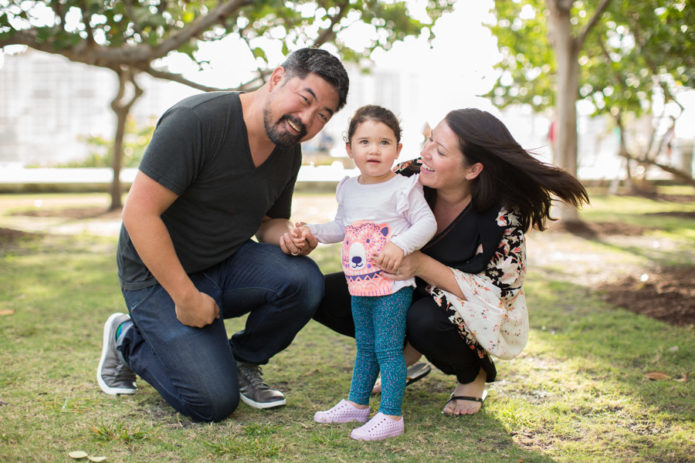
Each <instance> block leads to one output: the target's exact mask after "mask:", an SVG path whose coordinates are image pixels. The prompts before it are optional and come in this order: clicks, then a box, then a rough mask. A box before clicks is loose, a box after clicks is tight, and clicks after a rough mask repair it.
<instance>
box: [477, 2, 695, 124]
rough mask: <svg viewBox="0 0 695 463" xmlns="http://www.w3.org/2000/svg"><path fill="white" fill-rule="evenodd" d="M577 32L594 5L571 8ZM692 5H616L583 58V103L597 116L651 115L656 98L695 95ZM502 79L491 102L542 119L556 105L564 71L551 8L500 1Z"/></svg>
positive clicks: (605, 16) (493, 28)
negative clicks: (524, 107)
mask: <svg viewBox="0 0 695 463" xmlns="http://www.w3.org/2000/svg"><path fill="white" fill-rule="evenodd" d="M571 3H572V8H571V17H572V25H573V27H574V28H576V29H577V30H579V29H581V28H582V27H585V26H586V23H587V22H588V21H589V20H590V18H591V14H592V9H593V8H594V5H593V4H591V5H590V4H589V3H588V2H581V1H575V2H571ZM689 3H691V2H689V1H687V0H680V1H678V0H667V1H663V2H658V4H654V3H651V2H628V1H615V0H614V1H612V2H610V3H609V5H608V8H607V9H606V11H605V12H603V14H602V15H601V17H600V20H599V21H598V23H597V24H596V26H595V28H594V31H593V32H592V33H591V34H589V35H588V36H587V37H586V41H585V42H584V43H583V45H582V48H581V50H580V51H579V65H580V76H579V82H580V85H579V89H578V90H579V91H578V94H577V98H578V99H581V100H583V101H585V102H587V103H590V104H591V105H592V106H593V108H594V112H595V114H599V113H602V112H608V113H610V112H611V111H614V112H615V111H617V110H618V109H620V110H622V111H631V112H634V113H636V114H638V115H639V114H642V113H643V112H645V111H650V110H651V105H652V102H653V101H654V96H655V94H657V93H658V94H660V97H661V98H663V99H666V100H673V99H674V95H675V93H677V92H678V91H679V89H682V88H683V87H688V88H694V87H695V30H694V28H695V9H693V8H692V5H689ZM495 14H496V17H497V22H496V23H495V24H492V25H490V29H491V31H492V32H493V34H494V35H495V36H496V37H497V40H498V44H499V48H500V51H501V53H502V54H503V57H504V58H503V60H502V61H501V62H500V63H499V65H498V68H499V69H500V70H502V71H503V72H502V75H501V77H500V78H499V79H498V81H497V82H496V84H495V86H494V87H493V89H492V90H491V91H490V93H489V95H488V96H490V97H491V98H492V100H493V102H494V103H495V104H496V105H498V106H500V107H504V106H507V105H510V104H519V103H522V104H528V105H530V106H531V107H533V108H534V110H536V111H543V110H545V109H546V108H549V107H552V106H553V105H554V104H555V101H556V92H555V90H556V70H557V65H556V62H555V60H554V53H553V49H552V44H551V43H550V41H549V39H548V37H549V29H548V27H549V24H548V21H547V15H548V11H547V9H546V8H545V2H544V0H518V1H514V2H509V1H496V2H495Z"/></svg>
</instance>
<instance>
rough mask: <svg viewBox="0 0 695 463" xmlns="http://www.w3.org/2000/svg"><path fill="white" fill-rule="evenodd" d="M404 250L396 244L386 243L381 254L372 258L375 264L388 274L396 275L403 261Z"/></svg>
mask: <svg viewBox="0 0 695 463" xmlns="http://www.w3.org/2000/svg"><path fill="white" fill-rule="evenodd" d="M403 254H404V252H403V250H402V249H401V248H399V247H398V246H396V245H395V244H393V243H391V242H389V243H386V246H384V249H382V250H381V252H380V253H378V254H376V255H375V256H372V260H374V263H375V264H376V265H378V266H379V267H380V268H381V269H382V270H384V271H385V272H387V273H395V272H396V271H397V270H398V267H399V266H400V265H401V261H402V260H403Z"/></svg>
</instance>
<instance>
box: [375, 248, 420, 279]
mask: <svg viewBox="0 0 695 463" xmlns="http://www.w3.org/2000/svg"><path fill="white" fill-rule="evenodd" d="M422 255H423V254H422V253H421V252H420V251H416V252H414V253H412V254H408V255H407V256H405V257H403V259H402V260H401V264H400V266H399V267H398V268H397V269H396V270H395V271H394V272H384V273H382V275H383V276H384V277H385V278H387V279H389V280H408V279H410V278H413V277H415V276H417V274H418V265H419V263H420V257H421V256H422Z"/></svg>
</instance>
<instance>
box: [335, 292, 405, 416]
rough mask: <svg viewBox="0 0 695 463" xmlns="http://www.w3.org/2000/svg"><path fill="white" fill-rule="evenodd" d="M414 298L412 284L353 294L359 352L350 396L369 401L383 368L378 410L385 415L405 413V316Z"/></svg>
mask: <svg viewBox="0 0 695 463" xmlns="http://www.w3.org/2000/svg"><path fill="white" fill-rule="evenodd" d="M412 299H413V288H412V287H407V288H403V289H401V290H400V291H398V292H396V293H394V294H391V295H388V296H377V297H368V296H352V318H353V320H354V321H355V340H356V341H357V355H356V356H355V367H354V369H353V371H352V384H351V385H350V395H349V397H348V399H349V400H351V401H353V402H355V403H358V404H361V405H368V404H369V396H370V395H371V392H372V387H374V383H375V382H376V378H377V376H378V375H379V370H381V404H380V405H379V411H380V412H381V413H383V414H385V415H394V416H400V415H401V414H402V411H401V404H402V403H403V392H404V391H405V378H406V366H405V359H404V358H403V343H404V340H405V318H406V314H407V312H408V308H410V304H411V302H412Z"/></svg>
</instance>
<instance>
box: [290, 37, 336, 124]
mask: <svg viewBox="0 0 695 463" xmlns="http://www.w3.org/2000/svg"><path fill="white" fill-rule="evenodd" d="M281 66H282V67H283V68H285V73H286V74H285V78H291V77H299V78H300V79H304V78H306V76H307V75H308V74H309V73H314V74H316V75H318V76H319V77H321V78H322V79H323V80H325V81H326V82H328V83H329V84H330V85H332V86H333V87H334V88H335V89H336V91H337V92H338V107H337V108H336V110H340V109H341V108H342V107H343V106H345V102H346V100H347V94H348V88H349V86H350V80H349V78H348V75H347V72H346V71H345V68H344V67H343V64H342V63H341V62H340V60H339V59H338V58H336V57H335V56H333V55H331V54H330V53H329V52H327V51H325V50H320V49H318V48H300V49H299V50H296V51H294V52H293V53H292V54H290V55H289V56H288V57H287V59H286V60H285V62H284V63H282V65H281Z"/></svg>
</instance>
